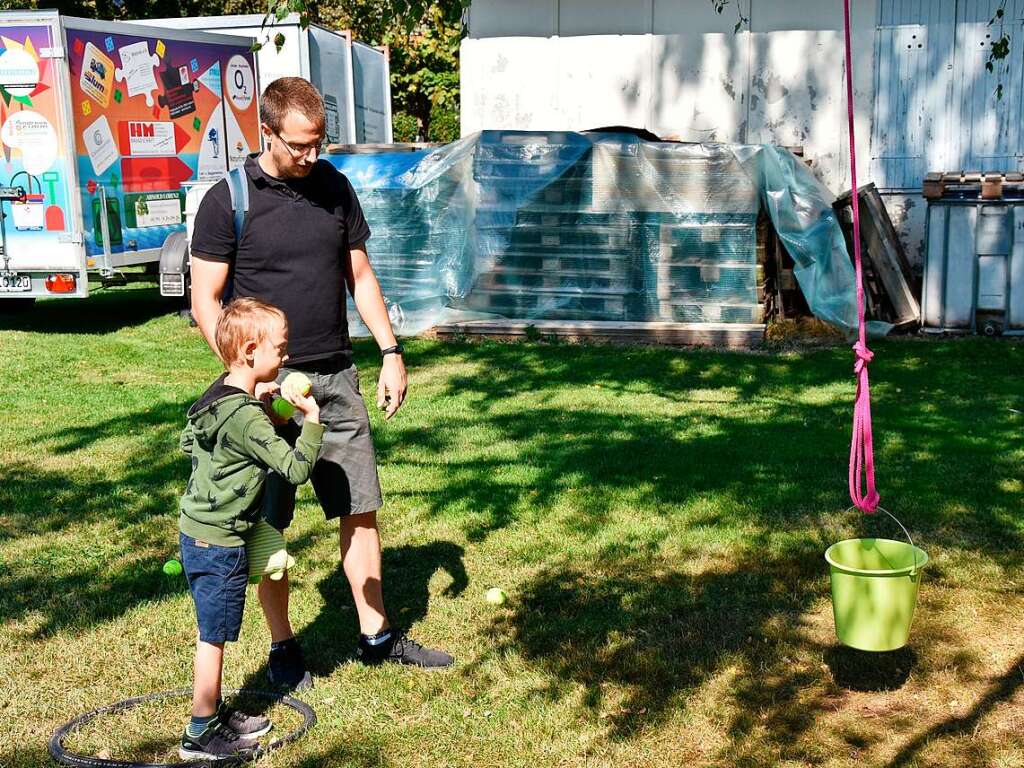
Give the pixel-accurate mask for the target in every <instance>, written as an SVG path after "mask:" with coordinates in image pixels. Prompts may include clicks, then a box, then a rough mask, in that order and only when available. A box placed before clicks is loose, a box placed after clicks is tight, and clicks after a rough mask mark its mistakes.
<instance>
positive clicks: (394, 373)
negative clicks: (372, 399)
mask: <svg viewBox="0 0 1024 768" xmlns="http://www.w3.org/2000/svg"><path fill="white" fill-rule="evenodd" d="M407 384H408V382H407V380H406V376H405V363H404V362H403V361H402V356H401V355H384V361H383V362H382V363H381V366H380V379H379V380H378V381H377V407H378V408H380V409H381V410H382V411H384V419H385V420H387V419H390V418H391V417H392V416H394V415H395V412H396V411H397V410H398V409H399V408H401V407H402V402H403V401H404V400H405V392H406V387H407Z"/></svg>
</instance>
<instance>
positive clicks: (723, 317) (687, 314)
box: [657, 299, 764, 323]
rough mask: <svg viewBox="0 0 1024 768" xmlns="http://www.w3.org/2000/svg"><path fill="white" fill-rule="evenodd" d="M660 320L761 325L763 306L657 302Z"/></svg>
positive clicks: (701, 302) (704, 302) (753, 304)
mask: <svg viewBox="0 0 1024 768" xmlns="http://www.w3.org/2000/svg"><path fill="white" fill-rule="evenodd" d="M657 316H658V318H659V319H660V320H664V321H668V322H677V323H762V322H764V305H762V304H760V303H750V304H728V303H720V304H719V303H712V302H706V301H696V300H692V299H691V300H690V301H659V302H658V304H657Z"/></svg>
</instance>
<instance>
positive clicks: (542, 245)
mask: <svg viewBox="0 0 1024 768" xmlns="http://www.w3.org/2000/svg"><path fill="white" fill-rule="evenodd" d="M531 138H532V141H531V142H529V143H527V140H529V139H531ZM589 158H590V145H589V142H585V141H582V140H581V137H580V136H579V134H544V135H542V136H539V137H529V136H527V137H524V136H523V135H522V134H509V135H505V134H501V133H496V132H495V133H490V132H488V133H486V134H485V135H484V137H482V138H481V141H480V143H479V145H478V147H477V154H476V157H475V160H474V166H473V178H474V181H475V182H476V184H477V189H478V192H477V201H478V208H477V213H476V226H475V234H476V248H477V254H476V259H475V263H476V268H477V280H476V284H475V285H474V287H473V290H472V291H470V293H469V294H468V295H467V296H466V297H465V300H464V302H463V303H462V306H464V307H465V308H467V309H472V310H476V311H480V312H487V313H493V314H496V315H502V316H504V317H513V318H523V319H562V320H573V319H577V320H625V319H626V318H627V316H628V314H629V302H630V299H631V297H633V296H635V293H636V286H635V267H634V262H635V260H636V244H637V242H638V241H639V239H640V232H639V226H638V217H637V216H635V215H632V216H631V215H623V214H619V213H602V212H597V211H594V210H593V205H592V203H593V183H592V174H591V169H590V162H589Z"/></svg>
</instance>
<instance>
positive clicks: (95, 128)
mask: <svg viewBox="0 0 1024 768" xmlns="http://www.w3.org/2000/svg"><path fill="white" fill-rule="evenodd" d="M82 139H83V140H84V141H85V148H86V150H87V151H88V152H89V159H90V160H91V161H92V170H93V172H94V173H96V174H97V175H100V174H102V173H103V172H104V171H106V170H107V168H109V167H110V166H111V165H113V164H114V161H115V160H117V145H116V144H115V143H114V134H113V133H111V131H110V123H109V122H107V116H106V115H100V116H99V117H98V118H97V119H96V121H95V122H93V123H92V124H90V125H88V126H86V127H85V129H83V131H82Z"/></svg>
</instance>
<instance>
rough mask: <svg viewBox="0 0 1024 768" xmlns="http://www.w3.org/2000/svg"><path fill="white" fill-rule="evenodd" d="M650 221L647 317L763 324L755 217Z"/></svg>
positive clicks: (694, 216) (645, 288) (644, 278)
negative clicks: (650, 239)
mask: <svg viewBox="0 0 1024 768" xmlns="http://www.w3.org/2000/svg"><path fill="white" fill-rule="evenodd" d="M650 222H651V224H652V227H651V230H650V234H651V236H652V238H653V242H652V245H651V247H650V249H649V250H648V253H647V254H646V256H647V258H646V259H645V260H644V264H645V266H646V270H645V272H644V274H643V275H642V291H641V292H642V294H643V295H644V297H645V299H646V308H647V312H646V315H647V316H646V317H644V318H643V319H645V320H666V321H670V322H683V323H760V322H761V320H762V317H763V303H762V301H761V297H760V294H759V289H758V283H759V281H758V265H757V216H756V214H755V215H751V214H726V213H719V214H656V215H654V216H652V217H651V218H650Z"/></svg>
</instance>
